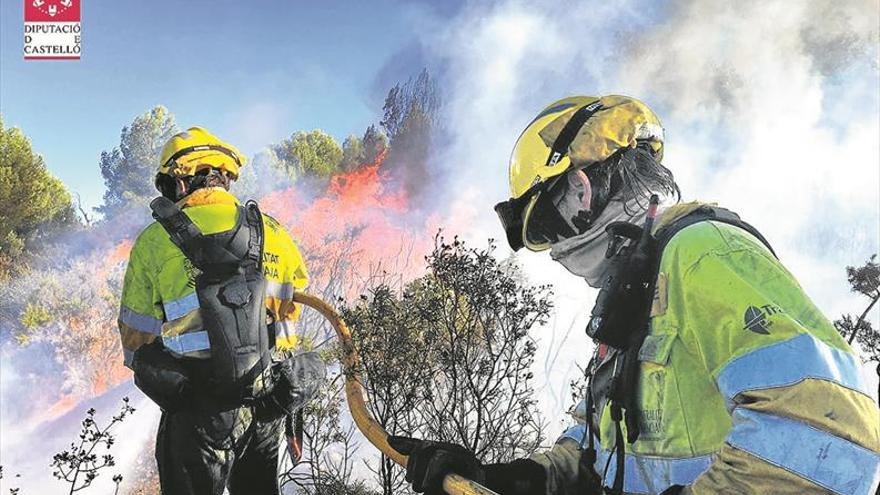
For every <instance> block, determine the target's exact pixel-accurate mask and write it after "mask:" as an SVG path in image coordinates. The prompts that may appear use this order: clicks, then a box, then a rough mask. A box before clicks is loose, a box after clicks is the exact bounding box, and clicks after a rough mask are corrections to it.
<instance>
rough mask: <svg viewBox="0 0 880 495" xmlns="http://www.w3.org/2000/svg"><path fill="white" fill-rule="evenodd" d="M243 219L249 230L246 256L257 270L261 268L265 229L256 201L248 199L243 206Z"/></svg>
mask: <svg viewBox="0 0 880 495" xmlns="http://www.w3.org/2000/svg"><path fill="white" fill-rule="evenodd" d="M242 213H244V219H245V222H247V226H248V229H249V230H250V237H249V238H248V248H247V257H248V259H250V260H251V261H252V262H254V263H255V264H256V265H257V269H258V270H262V269H263V242H264V238H265V235H266V233H265V231H264V228H263V214H262V213H260V207H259V206H257V202H256V201H253V200H251V201H248V202H247V204H246V205H245V207H244V211H243V212H242Z"/></svg>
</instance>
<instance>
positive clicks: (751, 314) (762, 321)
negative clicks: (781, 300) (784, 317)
mask: <svg viewBox="0 0 880 495" xmlns="http://www.w3.org/2000/svg"><path fill="white" fill-rule="evenodd" d="M777 313H782V309H781V308H780V307H779V306H776V305H774V304H765V305H763V306H761V307H757V306H749V307H748V309H746V313H745V314H744V315H743V323H744V325H745V326H743V330H751V331H753V332H755V333H760V334H763V335H770V330H769V329H770V327H771V326H773V322H772V321H771V320H770V319H769V317H770V316H772V315H775V314H777Z"/></svg>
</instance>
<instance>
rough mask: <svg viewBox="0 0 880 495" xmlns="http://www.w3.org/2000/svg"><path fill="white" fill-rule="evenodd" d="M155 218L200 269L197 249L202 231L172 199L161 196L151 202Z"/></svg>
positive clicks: (175, 243)
mask: <svg viewBox="0 0 880 495" xmlns="http://www.w3.org/2000/svg"><path fill="white" fill-rule="evenodd" d="M150 209H151V210H153V218H154V219H155V220H156V221H157V222H159V224H160V225H162V227H163V228H164V229H165V231H166V232H168V235H169V236H171V242H173V243H174V245H175V246H177V247H178V248H180V250H181V251H183V254H184V255H185V256H186V257H187V258H189V259H190V261H192V262H193V264H195V265H196V267H197V268H200V267H199V264H200V263H198V261H199V259H198V258H199V256H198V254H197V251H196V249H195V245H196V244H197V243H198V241H199V240H200V239H201V238H202V237H204V235H203V234H202V231H201V230H199V228H198V227H197V226H196V224H194V223H193V221H192V220H190V218H189V217H188V216H187V215H186V213H184V212H183V210H181V209H180V207H179V206H177V204H175V203H174V202H173V201H171V200H170V199H168V198H166V197H164V196H159V197H158V198H156V199H154V200H153V201H151V202H150Z"/></svg>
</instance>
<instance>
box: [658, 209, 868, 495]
mask: <svg viewBox="0 0 880 495" xmlns="http://www.w3.org/2000/svg"><path fill="white" fill-rule="evenodd" d="M715 228H716V229H718V232H719V233H720V234H721V237H722V238H723V239H724V241H725V244H724V245H722V246H721V247H720V248H718V249H715V250H712V251H710V252H709V253H707V254H705V255H703V256H700V257H699V258H697V259H696V261H695V262H694V263H688V265H687V266H682V267H680V268H682V270H681V271H680V272H678V273H673V274H672V275H673V278H675V279H676V280H677V283H675V284H674V285H675V287H677V288H678V289H677V292H676V293H674V294H670V296H669V297H670V308H672V307H673V306H674V307H676V308H680V314H678V315H676V316H677V319H678V325H679V331H680V336H681V338H682V340H683V341H684V343H685V346H686V348H687V349H689V351H690V352H692V353H694V354H695V355H698V356H700V359H701V361H702V363H703V364H704V366H705V372H708V373H709V374H710V375H711V376H712V377H713V379H714V381H715V383H716V384H717V387H718V390H719V392H720V394H721V396H722V398H723V399H724V401H725V404H726V406H727V409H728V413H729V415H730V418H731V421H732V428H731V429H730V431H729V433H728V435H727V437H726V439H725V441H724V443H723V445H722V446H721V448H720V451H719V452H718V453H717V457H716V459H715V461H714V462H713V463H712V464H711V465H710V467H709V469H708V470H706V471H705V472H704V473H703V474H702V475H700V476H699V477H698V478H697V479H696V480H695V481H694V483H693V484H692V485H691V486H690V487H689V488H688V489H687V490H686V492H690V493H694V494H700V495H703V494H715V493H799V494H807V493H840V494H860V495H870V494H873V493H874V490H875V489H876V488H877V484H878V481H880V414H878V409H877V406H876V404H875V403H874V402H873V401H872V400H871V398H870V396H869V393H868V389H867V386H866V384H865V383H864V380H863V378H862V376H861V374H860V370H859V366H860V365H859V360H858V358H857V357H856V356H855V355H854V353H853V351H852V349H850V348H849V346H848V345H847V344H846V342H844V340H843V339H842V338H841V337H840V335H839V334H838V333H837V331H836V330H835V329H834V327H833V325H832V324H831V323H830V322H829V321H828V320H827V319H826V318H825V317H824V316H823V315H822V314H821V313H820V311H819V310H818V309H817V308H816V307H815V306H814V305H813V303H812V302H811V301H810V300H809V298H808V297H807V296H806V295H805V294H804V292H803V290H802V289H801V287H800V286H799V285H798V284H797V282H796V281H795V280H794V278H793V277H792V276H791V274H790V273H789V272H788V271H787V270H786V269H785V268H784V267H783V266H782V265H781V264H780V263H779V262H778V261H777V260H776V259H775V258H774V257H773V256H772V255H771V254H770V253H769V252H768V251H766V250H765V249H763V248H762V247H759V246H758V245H757V243H756V242H749V241H747V240H743V239H744V237H743V236H742V235H740V234H739V232H741V231H739V232H736V231H733V230H731V229H734V227H730V226H724V225H722V226H715ZM679 254H680V253H679ZM673 256H674V254H673ZM684 258H687V256H684ZM673 271H674V270H673ZM670 285H673V284H670ZM683 406H684V407H700V406H699V404H691V405H683Z"/></svg>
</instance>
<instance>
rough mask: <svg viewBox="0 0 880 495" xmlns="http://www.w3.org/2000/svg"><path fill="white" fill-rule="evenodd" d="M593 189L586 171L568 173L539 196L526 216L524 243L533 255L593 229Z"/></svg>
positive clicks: (533, 199)
mask: <svg viewBox="0 0 880 495" xmlns="http://www.w3.org/2000/svg"><path fill="white" fill-rule="evenodd" d="M591 202H592V188H591V187H590V179H589V177H588V175H587V172H586V171H585V170H584V168H576V169H572V170H569V171H568V172H566V173H565V174H563V175H561V176H559V177H557V178H556V179H555V180H553V181H552V182H551V183H550V184H549V186H548V187H547V189H546V190H545V191H543V192H540V193H539V194H536V195H535V196H534V197H533V198H532V201H530V202H529V205H528V206H527V207H526V209H525V211H524V215H523V223H524V230H523V243H524V244H525V246H526V247H528V248H529V249H531V250H533V251H541V250H545V249H548V248H549V247H550V245H551V244H553V243H556V242H559V241H561V240H564V239H569V238H571V237H574V236H577V235H579V234H582V233H584V232H586V231H587V230H589V228H590V227H591V226H592V211H591Z"/></svg>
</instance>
